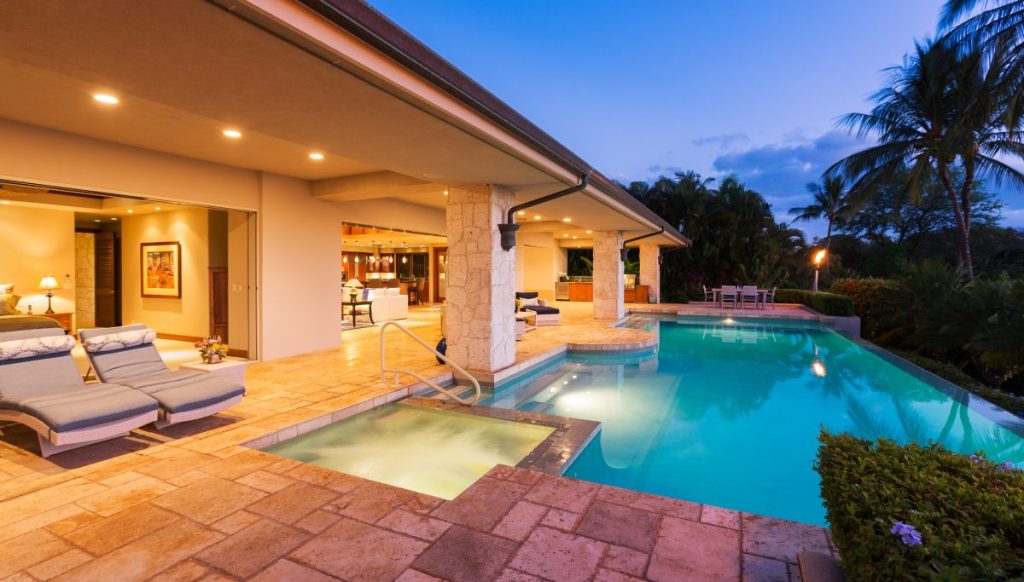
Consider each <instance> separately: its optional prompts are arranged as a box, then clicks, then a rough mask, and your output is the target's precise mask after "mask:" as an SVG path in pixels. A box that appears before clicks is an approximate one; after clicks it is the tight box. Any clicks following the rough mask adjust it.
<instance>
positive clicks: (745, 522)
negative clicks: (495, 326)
mask: <svg viewBox="0 0 1024 582" xmlns="http://www.w3.org/2000/svg"><path fill="white" fill-rule="evenodd" d="M643 307H644V308H647V307H649V306H643ZM656 308H657V309H658V310H665V311H666V312H671V311H672V307H671V306H657V307H656ZM406 323H407V324H408V326H409V327H410V328H411V329H413V330H414V331H415V332H416V333H418V334H419V335H420V336H421V337H423V338H425V339H427V340H428V341H436V339H437V338H438V337H439V329H438V324H439V318H438V314H437V312H436V311H432V310H430V309H426V308H421V309H414V310H413V311H412V313H411V316H410V319H409V320H408V321H407V322H406ZM652 341H653V340H652V338H651V337H650V334H647V333H646V332H643V331H641V330H634V329H610V328H608V322H600V321H594V320H593V319H592V318H591V317H590V313H589V305H588V304H572V305H566V306H564V307H563V324H562V325H560V326H557V327H545V328H539V329H537V330H535V331H532V332H529V333H527V334H526V336H524V340H523V341H522V342H519V343H518V344H517V366H520V367H524V366H526V365H528V364H530V363H532V362H534V361H539V360H543V359H546V358H548V357H551V355H552V354H557V353H559V352H560V351H564V350H565V349H566V346H567V345H570V346H574V347H582V348H593V349H600V348H601V347H605V348H607V347H608V346H609V345H612V346H615V345H618V346H637V345H649V344H650V343H652ZM388 349H389V357H391V358H392V361H394V362H398V363H400V364H401V366H402V367H404V368H409V369H413V370H416V371H419V372H420V373H423V374H424V375H426V376H427V377H431V376H433V377H435V378H439V379H443V378H445V377H446V374H448V372H446V371H445V370H444V369H443V368H442V367H441V366H438V365H437V364H436V362H434V361H433V360H432V358H431V357H429V356H428V355H426V354H424V353H423V352H422V351H419V349H418V348H417V347H416V346H415V345H414V344H413V342H411V341H410V340H406V339H404V338H401V337H400V336H399V335H397V334H396V336H395V337H394V339H393V340H389V348H388ZM378 357H379V347H378V344H377V333H376V330H375V329H374V328H367V329H359V330H353V331H349V332H346V333H345V335H344V336H343V342H342V346H341V348H339V349H335V350H325V351H322V352H316V353H313V354H305V355H301V356H295V357H291V358H284V359H281V360H276V361H272V362H265V363H258V364H254V365H252V366H250V369H249V372H248V374H247V385H248V390H249V392H248V395H247V396H246V398H245V400H244V401H243V402H242V403H240V404H238V405H236V406H234V407H232V408H231V409H229V410H227V411H225V412H224V413H222V414H220V415H217V416H215V417H212V418H209V419H205V420H200V421H195V422H192V423H186V424H184V425H180V426H174V427H170V428H168V429H165V430H163V431H156V430H154V429H153V428H152V427H151V426H149V427H144V428H143V429H140V430H137V431H134V432H133V433H132V434H131V435H129V436H127V437H124V438H121V439H116V440H113V441H109V442H106V443H101V444H97V445H93V446H89V447H85V448H82V449H77V450H75V451H70V452H67V453H63V454H60V455H56V456H54V457H52V458H50V459H42V458H40V457H39V456H38V455H37V453H36V445H35V444H34V433H31V431H28V430H27V429H24V428H23V427H20V426H3V427H0V435H2V438H0V580H50V579H57V580H105V579H116V580H143V579H160V580H198V579H204V580H218V579H219V580H228V579H258V580H306V579H308V580H331V579H343V580H391V579H401V580H435V579H447V580H474V581H475V580H492V579H502V580H537V579H550V580H631V579H644V578H646V579H651V580H701V579H708V580H712V579H713V580H721V579H744V580H795V579H798V574H797V573H796V570H795V567H794V565H793V562H794V560H795V556H796V553H797V552H798V551H801V550H804V549H807V550H815V551H822V552H832V549H831V547H830V543H829V540H828V536H827V532H826V530H824V529H822V528H817V527H812V526H807V525H802V524H796V523H791V522H784V521H779V520H774V519H769V518H764V517H759V516H755V515H747V514H740V513H737V512H733V511H729V510H724V509H720V508H715V507H711V506H701V505H699V504H694V503H688V502H684V501H677V500H671V499H666V498H660V497H654V496H650V495H644V494H640V493H636V492H633V491H628V490H621V489H615V488H611V487H606V486H600V485H597V484H593V483H587V482H581V481H575V480H572V479H568V478H564V477H556V476H552V475H547V474H544V473H539V472H536V471H530V470H525V469H514V468H510V467H497V468H495V469H494V470H492V471H491V472H490V473H489V474H488V476H486V477H484V478H482V479H480V480H479V481H477V483H475V484H474V485H473V486H472V487H470V488H469V489H467V490H466V491H465V492H464V493H463V494H462V495H460V496H459V497H458V498H456V499H455V500H453V501H444V500H441V499H437V498H433V497H429V496H426V495H423V494H418V493H414V492H411V491H406V490H402V489H397V488H394V487H390V486H387V485H383V484H379V483H374V482H371V481H366V480H363V479H359V478H357V477H354V476H350V475H344V474H341V473H337V472H333V471H329V470H326V469H320V468H317V467H313V466H309V465H304V464H301V463H297V462H295V461H291V460H287V459H281V458H280V457H276V456H273V455H270V454H267V453H264V452H261V451H258V450H254V449H252V448H249V447H247V446H244V445H245V444H246V443H250V442H253V441H258V440H260V439H264V440H265V439H268V438H271V436H272V437H273V438H274V439H277V438H287V437H288V436H289V432H290V431H296V432H298V431H300V430H303V429H308V428H315V427H316V426H322V425H323V424H326V423H327V422H330V421H332V420H334V419H338V418H343V417H345V416H349V415H351V414H355V413H357V412H360V411H362V410H366V409H368V408H370V407H372V406H374V405H376V404H380V403H382V402H384V401H387V400H392V399H395V398H400V397H404V396H406V395H409V394H410V393H411V392H412V391H415V390H416V389H417V387H416V386H415V385H412V384H404V385H401V386H399V387H395V386H386V385H384V384H383V383H382V382H381V381H380V379H379V377H378V376H377V363H378ZM408 381H410V382H411V380H408Z"/></svg>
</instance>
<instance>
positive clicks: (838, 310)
mask: <svg viewBox="0 0 1024 582" xmlns="http://www.w3.org/2000/svg"><path fill="white" fill-rule="evenodd" d="M775 302H776V303H799V304H801V305H806V306H808V307H810V308H811V309H813V310H815V311H817V312H818V313H820V314H822V315H830V316H835V317H846V316H850V315H853V300H851V299H850V298H849V297H847V296H845V295H836V294H835V293H826V292H824V291H819V292H817V293H815V292H813V291H807V290H806V289H779V290H777V291H776V292H775Z"/></svg>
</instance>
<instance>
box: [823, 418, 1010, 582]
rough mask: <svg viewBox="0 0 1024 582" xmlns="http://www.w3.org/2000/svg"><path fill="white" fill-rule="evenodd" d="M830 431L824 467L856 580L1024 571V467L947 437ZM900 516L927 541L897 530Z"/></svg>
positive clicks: (837, 532)
mask: <svg viewBox="0 0 1024 582" xmlns="http://www.w3.org/2000/svg"><path fill="white" fill-rule="evenodd" d="M820 440H821V442H822V446H821V449H820V450H819V451H818V461H817V463H816V465H815V468H816V469H817V470H818V472H819V473H820V474H821V496H822V497H823V498H824V499H825V509H826V513H827V516H828V521H829V524H830V525H831V527H832V539H833V540H834V542H835V544H836V547H837V548H838V549H839V554H840V555H841V556H842V564H843V569H844V570H845V573H846V578H847V579H848V580H855V581H857V580H922V579H941V580H1004V579H1016V578H1018V577H1021V576H1024V511H1022V509H1021V508H1022V507H1024V473H1021V472H1020V471H1017V470H1013V469H1008V468H1006V467H1004V466H1001V465H998V464H996V463H992V462H989V461H987V460H984V459H983V458H981V459H978V458H974V457H971V458H969V457H965V456H962V455H957V454H955V453H952V452H950V451H948V450H946V449H943V448H942V447H940V446H938V445H931V446H929V447H921V446H918V445H897V444H895V443H893V442H891V441H886V440H879V441H878V442H877V443H872V442H870V441H866V440H862V439H858V438H854V437H852V436H850V435H832V434H829V433H828V432H826V431H824V430H823V431H822V433H821V436H820ZM897 522H902V523H905V524H908V525H910V526H913V528H914V529H915V530H916V531H917V532H920V545H908V544H907V543H905V542H904V541H903V539H902V538H901V536H900V535H897V534H894V533H893V532H892V528H893V526H894V525H896V524H897Z"/></svg>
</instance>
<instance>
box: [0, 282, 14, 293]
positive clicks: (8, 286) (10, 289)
mask: <svg viewBox="0 0 1024 582" xmlns="http://www.w3.org/2000/svg"><path fill="white" fill-rule="evenodd" d="M8 293H14V283H0V295H7V294H8Z"/></svg>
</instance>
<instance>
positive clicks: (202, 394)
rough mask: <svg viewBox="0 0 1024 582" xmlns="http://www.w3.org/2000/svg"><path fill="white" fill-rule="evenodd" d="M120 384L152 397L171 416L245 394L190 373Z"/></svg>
mask: <svg viewBox="0 0 1024 582" xmlns="http://www.w3.org/2000/svg"><path fill="white" fill-rule="evenodd" d="M119 381H120V382H121V383H122V384H124V385H125V386H129V387H131V388H134V389H136V390H138V391H139V392H142V393H144V394H148V395H149V396H151V397H153V398H155V399H156V400H157V401H159V402H160V407H161V408H163V409H164V410H165V411H167V412H170V413H171V414H178V413H182V412H188V411H190V410H196V409H199V408H205V407H207V406H211V405H213V404H217V403H218V402H223V401H224V400H228V399H229V398H234V397H235V396H241V395H242V394H245V387H244V386H241V385H239V384H235V383H234V382H231V381H228V380H226V379H224V378H221V377H218V376H213V375H210V374H204V373H202V372H196V371H189V370H181V371H178V372H164V373H162V374H157V375H155V376H147V377H145V378H135V379H132V380H119Z"/></svg>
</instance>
